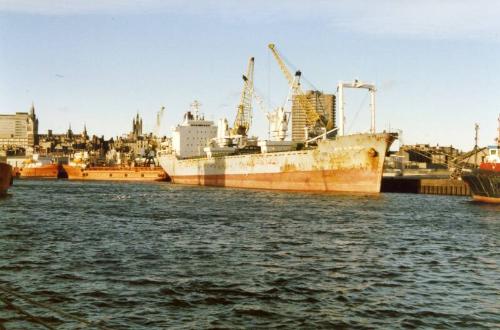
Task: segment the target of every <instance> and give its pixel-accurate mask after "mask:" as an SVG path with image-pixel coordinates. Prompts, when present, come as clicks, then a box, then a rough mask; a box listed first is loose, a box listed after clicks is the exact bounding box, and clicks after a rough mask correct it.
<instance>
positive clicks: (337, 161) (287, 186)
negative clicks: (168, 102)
mask: <svg viewBox="0 0 500 330" xmlns="http://www.w3.org/2000/svg"><path fill="white" fill-rule="evenodd" d="M394 139H395V135H393V134H389V133H380V134H356V135H349V136H342V137H337V138H336V139H334V140H325V141H320V142H319V143H318V147H317V148H315V149H310V150H301V151H288V152H275V153H265V154H247V155H236V156H225V157H214V158H210V159H209V158H195V159H183V160H182V159H177V158H176V157H175V156H173V155H162V156H160V157H159V160H160V164H161V165H162V167H163V169H164V170H165V171H166V172H167V174H168V175H169V176H170V177H171V179H172V182H173V183H180V184H191V185H204V186H219V187H234V188H253V189H275V190H290V191H312V192H350V193H378V192H380V185H381V179H382V169H383V164H384V158H385V154H386V152H387V150H388V148H389V147H390V145H391V143H392V142H393V141H394Z"/></svg>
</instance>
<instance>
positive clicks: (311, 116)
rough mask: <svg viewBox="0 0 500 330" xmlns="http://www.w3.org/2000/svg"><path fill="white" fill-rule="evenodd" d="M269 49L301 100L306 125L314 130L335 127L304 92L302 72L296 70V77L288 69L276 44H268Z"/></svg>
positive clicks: (296, 95)
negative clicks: (301, 82)
mask: <svg viewBox="0 0 500 330" xmlns="http://www.w3.org/2000/svg"><path fill="white" fill-rule="evenodd" d="M268 47H269V49H270V50H271V52H272V53H273V56H274V58H275V59H276V62H278V65H279V67H280V69H281V72H282V73H283V75H284V76H285V78H286V80H287V81H288V85H289V86H290V88H291V89H292V93H293V96H294V98H295V100H297V101H298V102H299V105H300V107H301V109H302V110H303V111H304V113H305V123H306V127H307V129H308V130H313V131H314V129H317V128H318V127H319V128H325V127H326V128H327V129H329V128H330V129H331V128H332V127H333V123H332V122H330V121H327V120H326V119H325V117H324V116H323V115H321V116H320V114H318V112H317V111H316V109H315V107H314V105H313V104H312V103H311V101H310V100H309V99H308V98H307V95H306V94H305V93H304V91H303V90H302V88H301V86H300V77H301V75H302V73H301V72H300V71H297V72H295V77H294V76H293V75H292V74H291V72H290V71H289V70H288V68H287V66H286V64H285V62H284V61H283V59H282V56H280V54H279V53H278V50H277V49H276V46H275V45H274V44H269V45H268Z"/></svg>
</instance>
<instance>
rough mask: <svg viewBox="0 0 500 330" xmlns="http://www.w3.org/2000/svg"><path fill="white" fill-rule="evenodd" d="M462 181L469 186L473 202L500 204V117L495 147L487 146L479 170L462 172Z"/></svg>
mask: <svg viewBox="0 0 500 330" xmlns="http://www.w3.org/2000/svg"><path fill="white" fill-rule="evenodd" d="M462 180H464V181H465V182H466V183H467V184H468V185H469V187H470V190H471V195H472V199H473V200H475V201H479V202H485V203H497V204H499V203H500V116H499V118H498V137H497V139H496V145H491V146H488V156H486V157H485V159H484V161H483V162H481V164H479V168H477V169H472V170H467V169H464V170H463V172H462Z"/></svg>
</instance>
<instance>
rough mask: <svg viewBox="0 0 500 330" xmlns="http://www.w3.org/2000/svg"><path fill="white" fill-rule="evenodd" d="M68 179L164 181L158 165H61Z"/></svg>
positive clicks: (164, 176) (164, 178) (165, 178)
mask: <svg viewBox="0 0 500 330" xmlns="http://www.w3.org/2000/svg"><path fill="white" fill-rule="evenodd" d="M63 168H64V171H65V172H66V173H67V175H68V179H69V180H97V181H166V180H167V179H168V176H167V174H166V173H165V171H164V170H163V169H162V168H161V167H158V166H154V167H147V166H135V167H125V166H99V167H98V166H94V167H87V166H75V165H63Z"/></svg>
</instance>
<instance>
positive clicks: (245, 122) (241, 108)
mask: <svg viewBox="0 0 500 330" xmlns="http://www.w3.org/2000/svg"><path fill="white" fill-rule="evenodd" d="M253 71H254V58H253V57H250V59H249V60H248V67H247V73H246V75H244V76H243V89H242V91H241V97H240V103H239V104H238V110H237V112H236V118H235V120H234V125H233V134H238V135H247V133H248V130H249V129H250V125H251V124H252V95H253Z"/></svg>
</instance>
